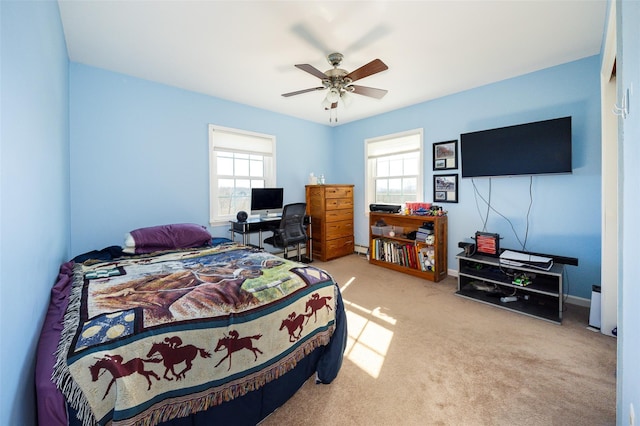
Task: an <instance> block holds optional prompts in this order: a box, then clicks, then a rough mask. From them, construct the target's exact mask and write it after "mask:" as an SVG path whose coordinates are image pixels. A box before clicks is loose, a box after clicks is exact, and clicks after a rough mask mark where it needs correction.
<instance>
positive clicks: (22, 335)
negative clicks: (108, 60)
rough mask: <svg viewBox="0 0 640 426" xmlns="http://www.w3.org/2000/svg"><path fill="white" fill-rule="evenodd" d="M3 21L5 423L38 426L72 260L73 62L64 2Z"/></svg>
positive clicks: (16, 7) (29, 8)
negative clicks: (53, 323) (52, 337)
mask: <svg viewBox="0 0 640 426" xmlns="http://www.w3.org/2000/svg"><path fill="white" fill-rule="evenodd" d="M0 14H1V15H2V16H1V22H2V26H1V27H2V36H1V39H2V49H1V51H2V79H1V81H2V83H1V90H0V92H1V93H2V95H1V97H2V109H1V111H2V116H1V120H2V123H1V126H0V127H1V128H2V137H1V145H0V146H1V150H0V152H1V154H0V158H1V164H2V167H1V169H0V176H1V179H2V180H1V186H0V198H1V203H2V205H1V210H0V211H1V216H0V241H1V242H0V244H1V246H0V252H1V253H0V271H1V272H0V338H1V342H0V369H1V371H0V377H1V382H2V390H1V391H0V393H1V395H2V397H1V398H0V423H1V424H6V425H34V424H36V414H35V392H34V366H35V357H34V353H35V348H36V344H37V339H38V335H39V333H40V327H41V325H42V320H43V318H44V315H45V313H46V309H47V304H48V302H49V291H50V289H51V286H52V285H53V283H54V282H55V279H56V276H57V273H58V268H59V266H60V264H61V263H62V262H64V261H65V260H67V259H68V254H69V133H68V121H69V120H68V106H69V99H68V59H67V57H68V56H67V51H66V46H65V42H64V37H63V32H62V26H61V24H60V14H59V11H58V4H57V3H56V2H53V1H41V2H31V1H20V2H15V1H4V0H3V1H2V2H1V4H0Z"/></svg>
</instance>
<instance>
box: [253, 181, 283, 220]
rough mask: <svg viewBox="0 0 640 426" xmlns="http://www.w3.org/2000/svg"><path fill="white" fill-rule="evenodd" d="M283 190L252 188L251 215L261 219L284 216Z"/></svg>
mask: <svg viewBox="0 0 640 426" xmlns="http://www.w3.org/2000/svg"><path fill="white" fill-rule="evenodd" d="M283 195H284V189H283V188H251V214H252V215H259V216H260V217H274V216H279V215H282V207H283V206H282V199H283Z"/></svg>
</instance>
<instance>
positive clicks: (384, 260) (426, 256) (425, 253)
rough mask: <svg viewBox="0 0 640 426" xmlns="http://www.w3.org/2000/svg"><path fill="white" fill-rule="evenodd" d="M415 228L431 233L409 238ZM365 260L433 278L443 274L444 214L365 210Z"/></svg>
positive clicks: (443, 275) (444, 256)
mask: <svg viewBox="0 0 640 426" xmlns="http://www.w3.org/2000/svg"><path fill="white" fill-rule="evenodd" d="M381 224H384V225H381ZM419 228H429V229H430V230H431V231H432V233H431V234H430V235H433V237H431V238H427V239H421V238H417V239H412V238H410V236H412V235H411V234H412V233H413V232H414V231H415V232H416V233H417V232H418V229H419ZM369 263H371V264H373V265H379V266H384V267H385V268H389V269H393V270H395V271H399V272H404V273H406V274H411V275H415V276H417V277H421V278H425V279H427V280H431V281H435V282H438V281H440V280H442V279H444V278H446V276H447V216H413V215H402V214H391V213H377V212H371V213H369Z"/></svg>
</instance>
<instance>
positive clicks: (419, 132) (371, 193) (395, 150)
mask: <svg viewBox="0 0 640 426" xmlns="http://www.w3.org/2000/svg"><path fill="white" fill-rule="evenodd" d="M411 136H417V137H418V146H417V148H412V147H411V144H410V143H406V144H403V143H402V142H399V141H398V140H399V139H403V138H407V137H411ZM385 142H388V146H386V147H385V150H384V151H386V152H385V153H384V154H379V155H371V154H370V151H372V150H373V146H374V144H376V145H377V147H378V148H379V147H380V146H383V145H380V144H384V143H385ZM394 142H395V143H396V144H398V146H397V147H393V146H392V145H393V144H394ZM413 151H418V174H417V176H416V180H417V182H416V200H415V201H416V202H422V201H423V200H424V178H425V167H424V131H423V129H422V128H418V129H412V130H406V131H403V132H399V133H393V134H389V135H384V136H378V137H375V138H368V139H365V140H364V164H365V166H364V169H365V170H364V173H365V179H364V186H365V200H364V201H365V202H364V214H365V216H368V215H369V205H370V204H373V203H375V202H376V201H375V198H376V179H377V177H378V176H377V175H375V174H374V173H375V170H372V160H373V159H374V158H380V157H385V156H392V155H397V154H401V153H403V152H413ZM403 176H406V175H403ZM406 201H414V200H405V201H403V203H401V204H404V202H406ZM380 204H384V203H380Z"/></svg>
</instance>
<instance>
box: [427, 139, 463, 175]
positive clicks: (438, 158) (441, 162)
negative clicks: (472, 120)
mask: <svg viewBox="0 0 640 426" xmlns="http://www.w3.org/2000/svg"><path fill="white" fill-rule="evenodd" d="M457 168H458V141H457V140H453V141H446V142H435V143H434V144H433V170H455V169H457Z"/></svg>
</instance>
